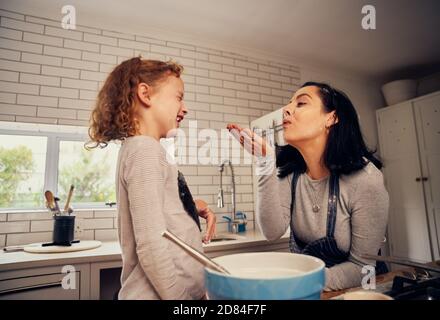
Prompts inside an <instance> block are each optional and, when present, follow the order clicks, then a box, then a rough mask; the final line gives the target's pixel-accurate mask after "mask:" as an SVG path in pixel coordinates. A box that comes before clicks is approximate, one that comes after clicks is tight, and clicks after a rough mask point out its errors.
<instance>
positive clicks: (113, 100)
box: [85, 57, 183, 150]
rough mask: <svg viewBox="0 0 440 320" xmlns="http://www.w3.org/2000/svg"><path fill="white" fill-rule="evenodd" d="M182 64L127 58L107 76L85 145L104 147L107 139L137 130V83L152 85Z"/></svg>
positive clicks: (126, 135) (179, 72)
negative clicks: (88, 138) (88, 139)
mask: <svg viewBox="0 0 440 320" xmlns="http://www.w3.org/2000/svg"><path fill="white" fill-rule="evenodd" d="M182 71H183V67H182V66H181V65H179V64H177V63H174V62H171V61H170V62H163V61H157V60H144V59H141V57H136V58H131V59H129V60H126V61H124V62H122V63H121V64H119V65H118V66H116V67H115V69H114V70H113V71H112V72H111V73H110V75H109V76H108V77H107V79H106V81H105V83H104V85H103V87H102V88H101V90H100V91H99V93H98V98H97V101H96V105H95V108H94V110H93V111H92V114H91V118H90V127H89V137H90V141H88V142H87V143H86V144H85V147H86V149H89V150H90V149H93V148H96V147H100V148H105V147H106V146H107V144H108V142H109V141H112V140H124V139H125V138H127V137H130V136H134V135H136V134H137V133H138V130H139V128H138V123H137V120H136V119H135V114H136V110H135V103H134V102H135V97H136V94H137V87H138V85H139V83H142V82H143V83H146V84H148V85H150V86H154V85H156V84H157V83H159V82H160V81H163V80H165V79H166V77H167V76H169V75H175V76H176V77H180V75H181V73H182Z"/></svg>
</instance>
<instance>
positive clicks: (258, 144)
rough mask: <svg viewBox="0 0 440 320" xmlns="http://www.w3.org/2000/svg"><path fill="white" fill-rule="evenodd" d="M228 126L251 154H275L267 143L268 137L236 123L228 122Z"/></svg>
mask: <svg viewBox="0 0 440 320" xmlns="http://www.w3.org/2000/svg"><path fill="white" fill-rule="evenodd" d="M227 128H228V130H229V132H231V134H232V135H233V136H234V137H235V138H236V139H237V140H238V141H239V142H240V144H241V145H242V146H243V147H244V149H245V150H246V151H247V152H249V153H250V154H252V155H255V156H263V157H265V156H267V155H269V156H271V155H273V154H274V151H273V149H272V148H271V147H270V146H269V144H268V143H266V139H263V138H262V137H260V136H259V135H258V134H255V133H254V132H252V131H251V130H250V129H249V128H245V129H242V128H241V127H240V126H239V125H237V124H234V123H230V124H228V125H227Z"/></svg>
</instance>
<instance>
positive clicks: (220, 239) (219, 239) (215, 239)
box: [211, 238, 237, 242]
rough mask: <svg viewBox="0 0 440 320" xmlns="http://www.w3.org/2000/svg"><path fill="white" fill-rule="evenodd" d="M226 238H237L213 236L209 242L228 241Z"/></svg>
mask: <svg viewBox="0 0 440 320" xmlns="http://www.w3.org/2000/svg"><path fill="white" fill-rule="evenodd" d="M228 240H237V239H233V238H213V239H211V242H218V241H228Z"/></svg>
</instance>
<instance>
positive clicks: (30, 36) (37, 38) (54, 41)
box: [23, 32, 72, 47]
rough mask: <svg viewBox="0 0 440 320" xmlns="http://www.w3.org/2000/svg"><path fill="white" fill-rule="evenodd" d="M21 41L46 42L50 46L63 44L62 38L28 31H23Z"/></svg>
mask: <svg viewBox="0 0 440 320" xmlns="http://www.w3.org/2000/svg"><path fill="white" fill-rule="evenodd" d="M23 41H27V42H33V43H41V44H47V45H50V46H58V47H62V46H63V39H62V38H56V37H51V36H45V35H41V34H35V33H30V32H24V33H23ZM68 41H72V40H68Z"/></svg>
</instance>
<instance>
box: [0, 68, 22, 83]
mask: <svg viewBox="0 0 440 320" xmlns="http://www.w3.org/2000/svg"><path fill="white" fill-rule="evenodd" d="M18 76H19V73H18V72H13V71H5V70H0V80H5V81H14V82H18Z"/></svg>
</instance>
